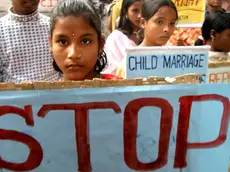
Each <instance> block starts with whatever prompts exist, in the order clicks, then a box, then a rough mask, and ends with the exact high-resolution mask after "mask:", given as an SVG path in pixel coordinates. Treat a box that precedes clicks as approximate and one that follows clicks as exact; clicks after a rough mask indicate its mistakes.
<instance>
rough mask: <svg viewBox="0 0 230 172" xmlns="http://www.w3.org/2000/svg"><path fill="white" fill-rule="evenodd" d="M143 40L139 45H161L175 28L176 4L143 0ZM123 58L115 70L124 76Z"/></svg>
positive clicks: (162, 0)
mask: <svg viewBox="0 0 230 172" xmlns="http://www.w3.org/2000/svg"><path fill="white" fill-rule="evenodd" d="M141 15H142V19H141V26H142V28H143V29H144V40H143V42H142V43H141V44H140V46H163V45H165V44H166V43H167V42H168V40H169V38H170V36H171V35H172V34H173V32H174V30H175V25H176V22H177V19H178V13H177V9H176V6H175V5H174V3H173V2H172V1H171V0H144V2H143V5H142V10H141ZM124 64H125V59H124V61H123V62H122V64H121V66H120V67H119V68H118V70H117V75H118V76H122V77H124V76H125V73H124V71H125V69H124V68H125V65H124Z"/></svg>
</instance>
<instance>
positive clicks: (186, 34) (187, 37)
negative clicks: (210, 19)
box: [166, 28, 201, 46]
mask: <svg viewBox="0 0 230 172" xmlns="http://www.w3.org/2000/svg"><path fill="white" fill-rule="evenodd" d="M178 32H179V33H180V39H181V40H183V43H184V44H185V46H192V45H194V43H195V41H196V40H197V39H198V36H200V35H201V28H179V29H177V30H175V31H174V33H173V34H172V36H171V37H170V39H169V41H168V43H167V44H166V45H167V46H176V45H177V40H178V36H179V35H178V34H179V33H178Z"/></svg>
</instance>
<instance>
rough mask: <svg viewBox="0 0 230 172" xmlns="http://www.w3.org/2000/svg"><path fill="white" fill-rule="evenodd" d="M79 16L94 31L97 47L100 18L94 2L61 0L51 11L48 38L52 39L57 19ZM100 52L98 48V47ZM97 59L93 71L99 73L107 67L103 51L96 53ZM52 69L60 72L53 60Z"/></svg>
mask: <svg viewBox="0 0 230 172" xmlns="http://www.w3.org/2000/svg"><path fill="white" fill-rule="evenodd" d="M67 16H77V17H78V16H79V17H84V18H85V20H87V21H88V22H89V24H90V26H92V28H94V29H95V31H96V32H97V35H98V42H99V45H100V43H101V36H102V33H101V32H102V31H101V16H100V15H99V4H98V2H97V1H95V0H62V1H60V2H59V3H58V4H57V5H56V6H55V7H54V9H53V11H52V15H51V19H50V36H51V37H52V34H53V29H54V26H55V24H56V22H57V20H58V18H59V17H67ZM99 51H100V47H99ZM98 55H99V59H98V60H97V62H96V64H95V68H94V70H95V71H96V72H97V73H100V72H101V71H102V70H103V69H104V68H105V66H106V65H107V56H106V54H105V52H104V51H101V52H98ZM53 67H54V69H55V70H56V71H58V72H61V73H62V71H61V69H60V68H59V67H58V65H57V63H56V62H55V60H54V59H53Z"/></svg>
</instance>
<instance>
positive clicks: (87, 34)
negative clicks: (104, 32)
mask: <svg viewBox="0 0 230 172" xmlns="http://www.w3.org/2000/svg"><path fill="white" fill-rule="evenodd" d="M86 36H93V34H92V33H85V34H83V35H81V36H80V37H81V38H82V37H86Z"/></svg>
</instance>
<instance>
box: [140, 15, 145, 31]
mask: <svg viewBox="0 0 230 172" xmlns="http://www.w3.org/2000/svg"><path fill="white" fill-rule="evenodd" d="M140 22H141V28H142V29H144V28H145V25H146V21H145V19H143V18H142V17H141V21H140Z"/></svg>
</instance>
